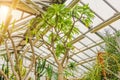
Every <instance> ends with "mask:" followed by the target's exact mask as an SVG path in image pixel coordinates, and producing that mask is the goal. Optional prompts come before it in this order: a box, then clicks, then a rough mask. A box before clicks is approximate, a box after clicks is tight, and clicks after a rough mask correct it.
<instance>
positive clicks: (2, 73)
mask: <svg viewBox="0 0 120 80" xmlns="http://www.w3.org/2000/svg"><path fill="white" fill-rule="evenodd" d="M0 75H3V77H4V78H5V80H9V79H8V77H7V75H6V74H5V73H4V72H3V71H2V70H0Z"/></svg>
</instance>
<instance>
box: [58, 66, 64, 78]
mask: <svg viewBox="0 0 120 80" xmlns="http://www.w3.org/2000/svg"><path fill="white" fill-rule="evenodd" d="M58 80H64V75H63V67H62V65H58Z"/></svg>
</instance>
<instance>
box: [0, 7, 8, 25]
mask: <svg viewBox="0 0 120 80" xmlns="http://www.w3.org/2000/svg"><path fill="white" fill-rule="evenodd" d="M8 9H9V8H8V7H7V6H0V23H2V22H4V21H5V19H6V16H7V12H8Z"/></svg>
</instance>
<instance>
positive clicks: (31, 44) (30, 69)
mask: <svg viewBox="0 0 120 80" xmlns="http://www.w3.org/2000/svg"><path fill="white" fill-rule="evenodd" d="M29 42H30V46H31V50H32V55H33V56H32V57H33V61H32V63H31V64H30V68H29V70H28V72H27V74H26V75H25V77H24V79H23V80H26V79H27V77H28V75H29V73H30V72H31V71H32V68H33V66H34V64H35V51H34V48H33V43H32V40H31V38H29Z"/></svg>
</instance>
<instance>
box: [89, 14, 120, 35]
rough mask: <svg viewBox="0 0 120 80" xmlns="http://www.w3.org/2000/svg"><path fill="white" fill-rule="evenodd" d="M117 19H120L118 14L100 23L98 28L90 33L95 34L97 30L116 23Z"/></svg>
mask: <svg viewBox="0 0 120 80" xmlns="http://www.w3.org/2000/svg"><path fill="white" fill-rule="evenodd" d="M119 19H120V13H117V14H115V15H114V16H112V17H111V18H109V19H108V20H106V21H104V22H103V23H101V24H99V25H98V26H96V27H94V28H93V29H91V31H90V32H92V33H94V32H97V31H98V30H100V29H102V28H104V27H106V26H108V25H110V24H111V23H113V22H115V21H117V20H119Z"/></svg>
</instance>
